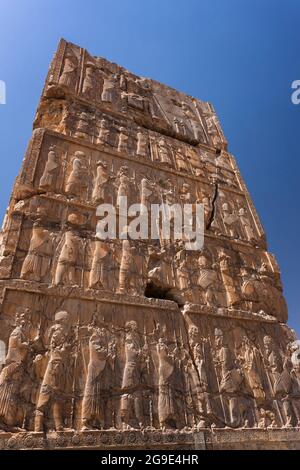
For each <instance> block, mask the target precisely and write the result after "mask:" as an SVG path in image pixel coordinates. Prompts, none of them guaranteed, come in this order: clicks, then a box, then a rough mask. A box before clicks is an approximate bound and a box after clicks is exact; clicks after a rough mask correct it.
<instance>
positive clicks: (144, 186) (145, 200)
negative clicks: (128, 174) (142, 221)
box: [140, 176, 156, 212]
mask: <svg viewBox="0 0 300 470" xmlns="http://www.w3.org/2000/svg"><path fill="white" fill-rule="evenodd" d="M155 190H156V184H155V183H154V182H152V181H150V180H149V179H148V178H146V177H145V176H144V177H143V178H142V179H141V183H140V195H141V212H143V211H144V208H147V210H149V209H150V198H151V196H152V194H153V193H154V192H155Z"/></svg>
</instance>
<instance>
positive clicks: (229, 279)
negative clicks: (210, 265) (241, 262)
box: [218, 249, 240, 308]
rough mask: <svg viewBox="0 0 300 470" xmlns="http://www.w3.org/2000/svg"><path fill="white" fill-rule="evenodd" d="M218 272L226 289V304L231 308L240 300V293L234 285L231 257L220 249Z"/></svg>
mask: <svg viewBox="0 0 300 470" xmlns="http://www.w3.org/2000/svg"><path fill="white" fill-rule="evenodd" d="M218 259H219V266H220V272H221V276H222V280H223V284H224V287H225V291H226V298H227V305H228V307H229V308H233V307H234V306H235V305H236V304H238V302H240V295H239V293H238V291H237V289H236V286H235V275H234V270H233V266H232V260H231V257H230V256H229V255H228V254H227V253H225V251H224V250H223V249H222V250H221V251H220V252H219V254H218Z"/></svg>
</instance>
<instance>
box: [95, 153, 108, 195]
mask: <svg viewBox="0 0 300 470" xmlns="http://www.w3.org/2000/svg"><path fill="white" fill-rule="evenodd" d="M110 178H111V177H110V175H109V172H108V170H107V163H106V162H103V161H102V160H98V161H97V175H96V177H95V180H94V187H93V192H92V201H93V202H95V203H102V202H105V197H106V190H107V187H108V183H109V181H110Z"/></svg>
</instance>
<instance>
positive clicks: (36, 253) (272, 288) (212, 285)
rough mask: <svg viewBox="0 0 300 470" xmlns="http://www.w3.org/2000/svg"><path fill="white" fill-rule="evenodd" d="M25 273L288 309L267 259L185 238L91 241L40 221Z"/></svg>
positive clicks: (61, 281) (59, 281) (60, 281)
mask: <svg viewBox="0 0 300 470" xmlns="http://www.w3.org/2000/svg"><path fill="white" fill-rule="evenodd" d="M214 258H215V259H214ZM239 266H240V267H239ZM20 277H21V279H24V280H33V281H42V282H52V283H53V284H54V285H57V286H59V285H67V286H81V287H88V288H91V289H97V290H98V289H100V290H101V289H106V290H113V291H117V292H119V293H128V294H131V295H144V293H145V288H146V284H147V283H148V282H151V283H152V284H154V285H155V286H157V287H159V288H160V289H161V290H164V291H171V290H172V289H173V290H174V289H175V290H177V291H179V292H181V293H184V294H187V295H188V296H189V297H187V298H188V299H189V301H191V302H193V303H201V304H204V305H205V304H206V305H208V306H227V307H237V308H239V307H241V302H246V303H247V305H244V308H242V309H244V310H252V311H258V310H253V306H254V305H256V306H257V308H258V309H259V310H263V311H264V312H266V313H269V314H272V315H274V316H275V317H277V318H279V317H280V318H279V319H281V320H282V319H283V317H284V315H285V313H284V312H285V304H284V301H283V297H282V288H281V284H280V281H279V279H278V277H277V276H276V274H275V273H274V272H273V270H272V268H271V267H270V266H269V264H268V263H266V262H265V261H264V260H263V259H262V260H261V263H260V264H258V265H257V266H256V267H248V266H246V265H245V264H244V263H243V262H242V261H240V262H236V261H235V260H234V259H232V258H231V255H229V254H228V253H226V251H225V250H223V249H220V250H219V251H218V253H216V254H215V256H214V257H213V256H212V254H211V253H210V252H209V251H208V250H203V251H202V252H200V253H199V252H195V251H187V250H185V249H184V244H182V243H181V244H180V242H179V243H177V244H174V245H172V244H168V243H167V241H165V244H164V245H163V246H159V244H158V245H157V246H155V245H154V244H148V243H146V242H145V241H139V242H138V241H132V240H130V239H125V240H123V241H107V242H104V241H101V240H96V241H94V242H91V241H90V240H88V239H84V238H82V237H80V236H79V235H78V234H76V233H74V231H72V230H69V231H67V232H65V234H64V236H63V238H60V239H59V241H57V240H56V236H55V234H54V233H52V232H50V231H49V230H47V229H45V228H44V227H43V226H40V225H39V223H36V224H35V225H34V226H33V231H32V236H31V239H30V245H29V249H28V252H27V255H26V257H25V259H24V261H23V264H22V267H21V271H20ZM220 292H225V294H226V301H223V302H222V301H221V300H220V298H218V293H220ZM194 296H195V297H194ZM150 297H151V295H150ZM281 315H282V317H281Z"/></svg>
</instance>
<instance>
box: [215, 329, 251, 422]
mask: <svg viewBox="0 0 300 470" xmlns="http://www.w3.org/2000/svg"><path fill="white" fill-rule="evenodd" d="M215 347H216V357H215V365H216V370H217V376H218V377H219V379H218V382H219V392H220V399H221V402H222V404H223V410H224V414H225V420H226V417H227V413H226V411H225V409H226V408H227V410H228V414H229V420H228V425H229V426H230V427H233V428H238V427H242V426H245V425H247V423H246V420H244V416H243V414H244V413H242V410H241V406H240V403H241V398H242V397H241V395H242V392H243V381H244V376H243V373H242V371H241V369H240V368H239V367H237V363H236V358H235V356H234V354H233V352H232V351H231V350H230V349H229V347H228V346H227V345H226V343H225V340H224V333H223V331H222V330H221V329H219V328H216V329H215ZM225 400H226V403H227V406H225V403H224V401H225Z"/></svg>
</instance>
